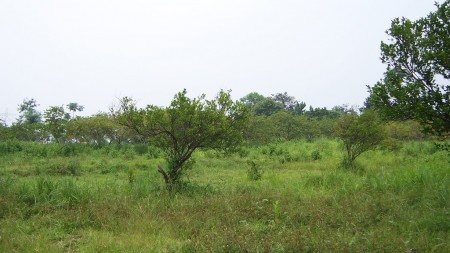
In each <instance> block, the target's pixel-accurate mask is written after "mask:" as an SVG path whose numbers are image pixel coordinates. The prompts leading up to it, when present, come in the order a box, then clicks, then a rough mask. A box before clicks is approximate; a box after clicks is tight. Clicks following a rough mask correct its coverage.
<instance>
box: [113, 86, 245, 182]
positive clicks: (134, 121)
mask: <svg viewBox="0 0 450 253" xmlns="http://www.w3.org/2000/svg"><path fill="white" fill-rule="evenodd" d="M186 93H187V92H186V90H184V91H182V92H180V93H178V94H177V95H176V96H175V97H174V99H173V100H172V102H171V104H170V106H168V107H167V108H161V107H157V106H154V105H148V106H147V107H146V108H145V109H138V108H136V106H135V104H134V103H133V102H132V101H131V100H130V99H129V98H124V99H122V103H121V106H120V108H119V110H118V111H117V112H115V118H116V120H117V122H119V124H121V125H123V126H126V127H128V128H129V129H131V130H133V131H134V132H135V133H136V134H137V135H139V136H142V137H143V138H144V139H145V140H148V142H150V143H152V144H154V145H155V146H157V147H159V148H160V149H162V150H163V151H164V153H165V155H166V161H167V167H168V168H167V169H163V168H162V167H161V166H160V167H159V170H158V171H159V172H160V173H161V174H162V175H163V177H164V180H165V182H166V184H167V185H168V186H169V188H172V187H173V185H174V184H177V183H178V182H179V179H180V177H181V175H182V173H183V172H184V170H186V169H187V168H189V167H190V166H191V164H192V160H191V157H192V154H193V153H194V151H195V150H197V149H201V148H207V149H215V150H224V151H229V150H233V149H236V148H237V147H239V144H240V143H241V142H242V132H243V130H244V128H245V127H246V126H247V124H246V123H247V119H248V113H247V108H246V107H245V106H244V105H243V104H241V103H239V102H233V101H232V100H231V97H230V93H229V92H224V91H221V92H220V93H219V94H218V95H217V97H216V98H215V99H213V100H207V99H205V95H203V96H201V97H199V98H194V99H190V98H188V97H187V96H186Z"/></svg>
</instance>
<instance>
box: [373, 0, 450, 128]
mask: <svg viewBox="0 0 450 253" xmlns="http://www.w3.org/2000/svg"><path fill="white" fill-rule="evenodd" d="M436 7H437V10H436V11H435V12H432V13H430V14H429V15H428V16H426V17H423V18H420V19H418V20H416V21H411V20H409V19H407V18H402V19H399V18H397V19H394V20H393V21H392V24H391V28H390V29H389V30H388V31H387V32H386V33H387V34H388V35H389V42H388V43H384V42H382V43H381V60H382V62H383V63H385V64H387V66H388V68H387V71H386V73H385V75H384V79H383V80H381V81H379V82H378V83H376V84H375V85H374V86H373V87H369V92H370V97H369V98H368V100H367V105H368V106H369V107H372V108H376V109H377V110H379V111H380V112H381V113H382V114H383V115H384V116H385V117H386V118H388V119H394V120H399V119H415V120H417V121H419V122H420V123H421V124H422V125H423V126H424V128H425V130H426V131H427V132H432V133H434V134H439V135H444V136H448V135H449V133H450V103H449V102H450V101H449V100H450V86H449V84H448V80H449V78H450V56H449V52H450V33H449V31H450V1H449V0H446V1H444V2H443V3H442V4H438V3H436Z"/></svg>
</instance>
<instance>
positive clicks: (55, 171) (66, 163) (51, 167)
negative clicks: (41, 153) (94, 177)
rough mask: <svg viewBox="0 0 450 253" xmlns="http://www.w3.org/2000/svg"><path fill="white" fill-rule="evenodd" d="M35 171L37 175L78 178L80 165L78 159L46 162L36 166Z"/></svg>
mask: <svg viewBox="0 0 450 253" xmlns="http://www.w3.org/2000/svg"><path fill="white" fill-rule="evenodd" d="M35 169H36V172H37V174H41V173H44V174H49V175H70V176H78V175H80V174H81V164H80V161H79V160H78V159H70V160H56V161H46V162H45V163H41V164H38V165H37V166H36V167H35Z"/></svg>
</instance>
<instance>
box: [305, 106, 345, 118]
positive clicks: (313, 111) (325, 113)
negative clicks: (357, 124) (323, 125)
mask: <svg viewBox="0 0 450 253" xmlns="http://www.w3.org/2000/svg"><path fill="white" fill-rule="evenodd" d="M305 116H307V117H308V118H311V119H318V120H322V119H325V118H329V119H337V118H339V117H340V116H341V114H340V113H339V112H337V111H334V110H328V109H327V108H326V107H323V108H320V107H317V108H313V107H312V106H310V107H309V111H306V112H305Z"/></svg>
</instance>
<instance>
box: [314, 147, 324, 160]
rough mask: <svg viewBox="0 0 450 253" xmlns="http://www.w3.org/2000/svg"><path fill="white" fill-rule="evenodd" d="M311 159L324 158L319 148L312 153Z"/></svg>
mask: <svg viewBox="0 0 450 253" xmlns="http://www.w3.org/2000/svg"><path fill="white" fill-rule="evenodd" d="M311 159H312V160H313V161H317V160H320V159H322V155H321V154H320V151H319V150H317V149H316V150H314V151H313V152H312V153H311Z"/></svg>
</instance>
